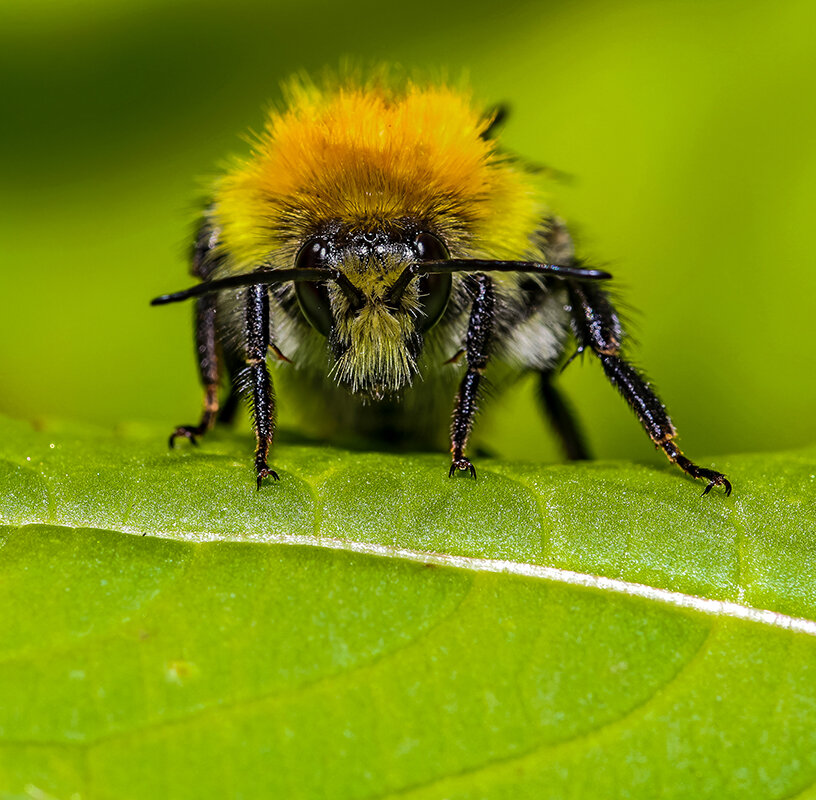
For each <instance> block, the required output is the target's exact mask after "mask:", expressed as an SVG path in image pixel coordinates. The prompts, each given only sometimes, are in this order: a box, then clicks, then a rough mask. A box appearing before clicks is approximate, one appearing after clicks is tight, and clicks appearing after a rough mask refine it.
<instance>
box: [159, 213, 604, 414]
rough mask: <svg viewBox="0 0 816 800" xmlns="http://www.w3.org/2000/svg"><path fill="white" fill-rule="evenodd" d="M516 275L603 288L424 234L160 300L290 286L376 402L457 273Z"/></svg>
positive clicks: (393, 236) (359, 236)
mask: <svg viewBox="0 0 816 800" xmlns="http://www.w3.org/2000/svg"><path fill="white" fill-rule="evenodd" d="M492 272H511V273H528V274H534V275H539V276H548V277H552V278H556V279H571V280H578V281H586V280H606V279H608V278H610V277H611V276H610V275H609V273H607V272H604V271H603V270H598V269H592V268H586V267H583V266H580V265H578V264H576V263H572V264H544V263H541V262H537V261H499V260H492V259H475V258H451V257H449V253H448V249H447V246H446V244H445V242H444V241H443V239H442V238H441V237H440V236H438V235H436V234H434V233H431V232H430V231H428V230H427V229H425V228H423V227H415V226H412V225H411V226H400V227H398V228H393V229H392V228H371V229H367V230H356V231H346V232H343V231H340V230H339V229H328V230H326V231H325V232H321V234H320V235H316V236H313V237H311V238H309V239H307V241H306V242H305V243H304V244H303V245H302V246H301V247H300V250H299V251H298V253H297V257H296V259H295V264H294V267H293V268H281V267H272V266H265V267H260V268H258V269H257V270H255V271H253V272H248V273H241V274H237V275H229V276H227V277H225V278H217V279H212V280H207V281H204V282H203V283H200V284H198V285H197V286H193V287H191V288H189V289H184V290H182V291H180V292H174V293H172V294H165V295H161V296H160V297H156V298H155V299H154V300H153V301H152V302H151V304H152V305H165V304H167V303H175V302H179V301H182V300H188V299H190V298H193V297H201V296H203V295H209V294H217V293H218V292H221V291H225V290H231V289H236V288H239V287H243V286H259V285H260V286H285V285H287V284H291V285H292V286H293V287H294V294H295V297H296V298H297V302H298V305H299V307H300V311H301V313H302V315H303V317H304V318H305V319H306V321H307V322H308V323H309V324H310V325H311V326H312V327H313V328H315V330H317V331H318V332H319V333H320V334H322V335H323V336H325V337H326V340H327V343H328V348H329V352H330V354H331V358H332V359H333V361H334V364H333V366H332V368H331V373H332V375H333V376H334V378H335V380H337V382H338V383H340V384H341V385H344V386H346V387H347V388H349V389H350V390H351V391H352V392H354V393H359V394H366V395H368V396H369V397H372V398H374V399H381V398H383V397H385V396H387V395H390V394H394V393H396V392H399V391H400V390H401V389H403V388H404V387H406V386H408V385H409V384H410V383H411V381H412V379H413V377H414V375H416V373H417V363H418V358H419V354H420V352H421V350H422V345H423V337H424V336H425V334H426V333H427V332H428V331H429V330H431V328H433V327H434V325H436V324H438V323H439V322H440V320H442V318H443V317H444V315H445V311H446V309H447V307H448V303H449V301H450V298H451V294H452V280H453V274H454V273H492Z"/></svg>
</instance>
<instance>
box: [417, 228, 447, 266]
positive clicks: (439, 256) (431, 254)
mask: <svg viewBox="0 0 816 800" xmlns="http://www.w3.org/2000/svg"><path fill="white" fill-rule="evenodd" d="M414 245H415V247H416V254H417V258H418V260H419V261H447V260H448V259H449V258H450V254H449V253H448V248H447V247H445V245H444V244H443V243H442V241H441V240H440V239H437V238H436V236H434V235H433V234H432V233H419V234H417V237H416V239H414Z"/></svg>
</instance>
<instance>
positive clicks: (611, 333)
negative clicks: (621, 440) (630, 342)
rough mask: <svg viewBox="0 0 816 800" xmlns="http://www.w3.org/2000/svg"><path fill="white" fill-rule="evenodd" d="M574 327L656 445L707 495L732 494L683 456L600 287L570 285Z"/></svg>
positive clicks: (719, 478) (717, 476) (715, 475)
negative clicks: (717, 490) (628, 357)
mask: <svg viewBox="0 0 816 800" xmlns="http://www.w3.org/2000/svg"><path fill="white" fill-rule="evenodd" d="M569 297H570V306H571V308H572V326H573V331H574V333H575V336H576V338H577V340H578V347H579V349H580V350H585V349H587V350H592V352H593V353H595V355H596V356H597V357H598V359H599V360H600V362H601V365H602V366H603V370H604V372H605V373H606V377H607V378H608V379H609V381H610V382H611V383H612V385H613V386H615V388H617V390H618V391H619V392H620V394H621V396H622V397H623V399H624V400H626V402H627V403H628V404H629V406H630V408H631V409H632V410H633V411H634V412H635V414H636V415H637V418H638V419H639V420H640V424H641V425H642V426H643V428H644V430H645V431H646V433H648V434H649V436H650V437H651V439H652V441H653V442H654V443H655V445H657V446H658V447H660V448H661V449H662V450H663V452H664V453H665V454H666V456H667V457H668V458H669V460H670V461H672V462H673V463H674V464H677V466H678V467H680V469H682V470H683V471H684V472H685V473H687V474H688V475H691V477H692V478H699V479H701V480H705V481H708V484H707V486H706V488H705V489H704V490H703V494H704V495H706V494H708V493H709V492H710V491H711V490H712V489H713V488H714V487H715V486H722V487H723V489H724V490H725V494H726V496H727V495H730V494H731V484H730V482H729V481H728V479H727V478H726V477H725V475H723V474H722V473H721V472H716V471H715V470H713V469H706V468H705V467H700V466H698V465H697V464H695V463H694V462H693V461H690V460H689V459H688V458H686V456H684V455H683V453H682V452H681V450H680V448H679V447H678V446H677V445H676V444H675V442H674V439H675V438H676V436H677V430H676V429H675V427H674V424H673V423H672V421H671V418H670V417H669V414H668V412H667V411H666V407H665V406H664V405H663V403H662V402H661V401H660V398H658V396H657V394H656V393H655V391H654V389H653V388H652V387H651V386H650V384H649V382H648V381H647V380H646V379H645V378H644V377H643V376H642V375H641V374H640V373H639V372H638V371H637V370H636V369H635V368H634V367H633V366H632V365H631V364H629V363H628V362H627V361H625V360H624V359H623V358H621V356H620V355H619V353H620V345H621V340H622V338H623V331H622V328H621V324H620V320H619V318H618V315H617V312H616V311H615V308H614V306H613V305H612V302H611V301H610V299H609V296H608V295H607V294H606V292H604V291H603V290H602V289H600V288H598V287H597V286H591V285H589V284H587V283H582V284H579V283H576V282H574V281H570V283H569Z"/></svg>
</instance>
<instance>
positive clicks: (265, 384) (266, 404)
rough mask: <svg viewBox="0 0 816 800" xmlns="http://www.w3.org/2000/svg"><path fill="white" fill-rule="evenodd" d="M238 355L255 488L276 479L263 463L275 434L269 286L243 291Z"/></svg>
mask: <svg viewBox="0 0 816 800" xmlns="http://www.w3.org/2000/svg"><path fill="white" fill-rule="evenodd" d="M243 333H244V336H243V342H242V343H241V347H242V356H243V360H244V367H243V369H242V370H241V373H240V375H239V379H238V385H239V386H240V387H241V389H242V391H243V392H244V393H245V394H246V395H247V397H248V398H249V400H250V406H251V410H252V422H253V425H254V427H255V439H256V442H257V444H256V447H255V474H256V476H257V484H258V489H260V488H261V484H262V483H263V479H264V478H272V479H273V480H279V478H278V474H277V473H276V472H275V471H274V470H271V469H269V465H268V464H267V463H266V460H267V457H268V456H269V447H270V445H271V444H272V437H273V435H274V433H275V394H274V391H273V388H272V376H271V375H270V374H269V368H268V367H267V365H266V351H267V349H268V348H269V289H268V287H266V286H263V285H261V286H250V287H249V289H247V292H246V313H245V315H244V331H243Z"/></svg>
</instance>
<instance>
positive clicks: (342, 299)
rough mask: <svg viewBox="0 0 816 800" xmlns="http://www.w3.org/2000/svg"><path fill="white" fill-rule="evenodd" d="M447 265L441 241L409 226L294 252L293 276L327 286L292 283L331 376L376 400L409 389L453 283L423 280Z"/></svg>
mask: <svg viewBox="0 0 816 800" xmlns="http://www.w3.org/2000/svg"><path fill="white" fill-rule="evenodd" d="M448 259H449V254H448V249H447V247H446V245H445V244H444V242H443V241H442V239H441V238H440V237H439V236H438V235H435V234H433V233H430V232H429V231H427V230H422V229H421V228H418V227H415V226H413V225H409V226H397V227H392V228H388V229H384V228H377V229H369V230H363V231H360V230H357V231H353V232H352V231H338V230H336V229H335V230H327V231H326V232H324V233H323V235H321V236H316V237H314V238H311V239H309V240H308V241H307V242H306V243H305V244H304V245H303V246H302V247H301V249H300V251H299V253H298V255H297V259H296V265H295V267H296V269H297V270H301V271H304V272H309V271H312V270H314V271H323V272H324V274H327V275H331V276H332V278H331V279H329V280H323V281H309V280H304V281H297V282H295V283H294V287H295V289H294V291H295V295H296V297H297V301H298V305H299V306H300V310H301V312H302V314H303V316H304V317H305V319H306V320H307V321H308V322H309V324H310V325H311V326H312V327H313V328H314V329H315V330H317V331H318V332H319V333H321V334H322V335H323V336H325V337H326V339H327V341H328V346H329V351H330V353H331V357H332V359H333V361H334V364H333V367H332V370H331V374H332V375H333V376H334V378H335V380H337V382H338V383H340V384H341V385H344V386H346V387H347V388H348V389H349V390H350V391H352V392H354V393H363V394H367V395H369V396H370V397H372V398H375V399H379V398H381V397H384V396H386V395H390V394H394V393H396V392H399V391H400V389H402V388H403V387H405V386H406V385H409V384H410V383H411V381H412V379H413V377H414V375H415V374H416V372H417V361H418V358H419V354H420V352H421V349H422V344H423V337H424V335H425V333H427V332H428V331H429V330H430V329H431V328H433V327H434V325H436V324H437V323H438V322H439V320H440V319H441V318H442V316H443V315H444V313H445V310H446V308H447V306H448V302H449V300H450V296H451V287H452V276H451V273H450V272H445V273H431V274H427V273H423V272H421V269H422V265H423V264H441V263H444V262H446V261H447V260H448Z"/></svg>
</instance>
